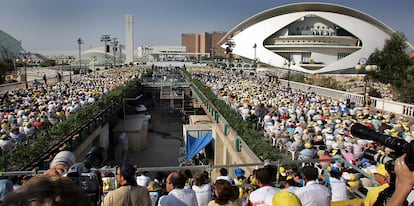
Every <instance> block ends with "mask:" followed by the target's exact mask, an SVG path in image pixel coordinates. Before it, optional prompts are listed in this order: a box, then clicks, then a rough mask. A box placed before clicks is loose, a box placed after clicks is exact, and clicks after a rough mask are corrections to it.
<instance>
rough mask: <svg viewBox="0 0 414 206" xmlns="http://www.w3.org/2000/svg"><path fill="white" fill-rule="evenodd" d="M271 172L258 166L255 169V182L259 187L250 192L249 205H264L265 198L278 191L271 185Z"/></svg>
mask: <svg viewBox="0 0 414 206" xmlns="http://www.w3.org/2000/svg"><path fill="white" fill-rule="evenodd" d="M270 174H271V172H270V171H269V170H268V169H267V168H260V169H258V170H257V171H256V183H257V185H259V188H258V189H256V190H254V191H253V192H251V193H250V196H249V206H265V199H266V197H267V196H269V195H274V194H276V193H277V192H279V191H280V189H279V188H276V187H273V186H272V177H271V175H270Z"/></svg>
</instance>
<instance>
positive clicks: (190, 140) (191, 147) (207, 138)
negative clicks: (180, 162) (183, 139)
mask: <svg viewBox="0 0 414 206" xmlns="http://www.w3.org/2000/svg"><path fill="white" fill-rule="evenodd" d="M212 139H213V137H212V135H211V132H208V133H207V134H206V135H204V136H203V137H199V138H196V137H192V136H191V135H190V134H188V133H187V145H186V147H187V148H186V149H187V156H186V158H185V160H186V161H188V160H190V159H191V158H193V157H194V156H195V155H196V154H198V152H200V151H201V150H202V149H204V147H206V146H207V145H208V144H209V143H210V142H211V140H212Z"/></svg>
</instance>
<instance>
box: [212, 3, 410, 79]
mask: <svg viewBox="0 0 414 206" xmlns="http://www.w3.org/2000/svg"><path fill="white" fill-rule="evenodd" d="M317 25H318V26H317ZM319 25H321V27H322V28H325V30H327V28H328V27H329V29H330V31H329V35H328V32H324V34H323V35H322V34H318V35H315V32H314V30H313V29H314V28H315V29H316V27H318V29H319ZM309 28H310V29H309ZM296 29H297V31H296ZM299 29H302V30H304V31H303V32H302V31H299ZM305 30H306V31H305ZM331 30H332V33H335V32H336V30H337V31H338V33H335V34H331ZM334 30H335V31H334ZM301 32H302V33H301ZM312 32H314V33H312ZM339 32H341V34H339ZM393 33H395V31H394V30H393V29H391V28H390V27H388V26H387V25H385V24H383V23H382V22H380V21H379V20H377V19H375V18H373V17H371V16H369V15H367V14H364V13H362V12H360V11H357V10H355V9H352V8H348V7H344V6H340V5H336V4H328V3H295V4H289V5H285V6H280V7H275V8H272V9H269V10H266V11H263V12H261V13H259V14H257V15H254V16H252V17H250V18H248V19H246V20H244V21H243V22H241V23H240V24H238V25H237V26H235V27H234V28H232V29H231V30H230V31H229V32H228V33H227V34H226V35H225V36H224V37H223V38H222V40H221V41H220V42H219V43H221V44H223V45H222V47H224V48H225V47H227V45H226V43H225V42H224V41H226V40H227V39H229V38H230V37H232V38H231V40H232V41H233V42H234V44H235V45H234V46H233V51H232V52H233V53H234V54H237V55H239V56H243V57H246V58H250V59H254V58H257V59H258V60H259V61H260V62H263V63H266V64H269V65H272V66H275V67H279V68H286V66H285V64H284V63H285V61H286V59H291V60H293V61H295V62H296V64H295V65H292V66H291V67H290V69H292V70H296V71H301V72H305V73H310V74H315V73H330V72H337V71H340V70H344V69H349V68H354V66H355V65H356V64H357V63H358V61H359V59H360V58H368V57H369V55H370V54H371V53H372V52H374V51H375V49H382V48H383V46H384V43H385V40H387V39H389V38H390V36H391V35H392V34H393ZM253 45H256V46H255V48H254V46H253ZM408 45H409V46H410V47H411V48H413V46H412V45H411V44H410V43H408ZM309 60H310V62H312V63H309ZM313 62H317V63H313Z"/></svg>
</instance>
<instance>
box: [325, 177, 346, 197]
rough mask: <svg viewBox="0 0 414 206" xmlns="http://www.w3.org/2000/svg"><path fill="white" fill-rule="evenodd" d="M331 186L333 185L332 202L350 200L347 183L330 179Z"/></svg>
mask: <svg viewBox="0 0 414 206" xmlns="http://www.w3.org/2000/svg"><path fill="white" fill-rule="evenodd" d="M329 184H330V185H331V191H332V201H341V200H347V199H348V192H347V189H346V183H345V181H344V180H343V179H342V178H341V179H340V180H338V179H336V178H333V177H329Z"/></svg>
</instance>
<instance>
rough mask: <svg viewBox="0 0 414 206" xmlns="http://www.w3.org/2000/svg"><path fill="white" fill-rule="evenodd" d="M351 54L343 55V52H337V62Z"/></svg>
mask: <svg viewBox="0 0 414 206" xmlns="http://www.w3.org/2000/svg"><path fill="white" fill-rule="evenodd" d="M350 54H351V53H344V52H339V53H338V60H340V59H342V58H345V57H346V56H348V55H350Z"/></svg>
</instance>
